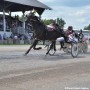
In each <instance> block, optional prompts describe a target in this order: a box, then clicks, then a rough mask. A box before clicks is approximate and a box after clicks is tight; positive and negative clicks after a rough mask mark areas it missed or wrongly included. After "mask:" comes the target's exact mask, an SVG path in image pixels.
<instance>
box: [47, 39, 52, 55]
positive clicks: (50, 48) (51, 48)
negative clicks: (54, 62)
mask: <svg viewBox="0 0 90 90" xmlns="http://www.w3.org/2000/svg"><path fill="white" fill-rule="evenodd" d="M53 45H54V42H53V41H52V43H51V45H50V48H49V50H48V51H47V53H46V55H47V54H48V53H49V51H50V50H51V49H52V48H53Z"/></svg>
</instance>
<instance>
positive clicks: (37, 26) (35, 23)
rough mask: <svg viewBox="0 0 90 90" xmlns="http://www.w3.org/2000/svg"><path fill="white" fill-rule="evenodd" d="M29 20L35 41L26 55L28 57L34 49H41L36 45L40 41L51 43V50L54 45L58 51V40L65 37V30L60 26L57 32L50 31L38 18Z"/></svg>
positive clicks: (33, 17)
mask: <svg viewBox="0 0 90 90" xmlns="http://www.w3.org/2000/svg"><path fill="white" fill-rule="evenodd" d="M27 18H28V19H27V22H29V23H30V24H31V25H32V28H33V33H34V38H35V40H34V42H33V44H32V45H31V46H30V48H29V49H28V50H27V51H26V53H25V55H27V54H28V53H29V51H30V50H31V49H32V48H33V49H34V50H40V49H41V47H38V48H36V45H37V44H38V41H39V40H43V41H45V40H49V41H51V42H52V44H51V47H50V49H51V48H52V46H53V45H54V50H56V47H55V43H56V39H57V38H59V37H65V36H64V34H63V33H62V31H63V30H62V29H61V28H60V27H59V26H57V28H56V29H55V30H52V31H48V29H47V26H46V25H45V24H44V23H43V22H41V21H40V20H39V19H38V17H37V16H35V15H30V16H28V17H27ZM65 38H66V37H65ZM50 49H49V50H48V51H47V53H46V54H48V53H49V51H50Z"/></svg>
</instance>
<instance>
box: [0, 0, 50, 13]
mask: <svg viewBox="0 0 90 90" xmlns="http://www.w3.org/2000/svg"><path fill="white" fill-rule="evenodd" d="M3 8H5V10H8V11H9V10H10V11H11V12H16V11H29V10H32V9H35V10H36V11H37V12H38V13H39V14H42V12H43V11H44V10H45V9H49V10H51V8H50V7H48V6H47V5H45V4H43V3H41V2H40V1H38V0H0V11H1V10H3Z"/></svg>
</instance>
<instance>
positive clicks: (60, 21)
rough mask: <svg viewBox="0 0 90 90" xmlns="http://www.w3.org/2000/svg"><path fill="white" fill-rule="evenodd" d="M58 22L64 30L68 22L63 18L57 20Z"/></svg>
mask: <svg viewBox="0 0 90 90" xmlns="http://www.w3.org/2000/svg"><path fill="white" fill-rule="evenodd" d="M56 21H57V23H58V25H59V26H60V27H61V28H64V25H65V24H66V22H65V21H64V20H63V19H62V18H57V19H56Z"/></svg>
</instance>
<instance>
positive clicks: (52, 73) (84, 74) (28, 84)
mask: <svg viewBox="0 0 90 90" xmlns="http://www.w3.org/2000/svg"><path fill="white" fill-rule="evenodd" d="M42 47H43V49H42V50H39V51H35V50H33V49H32V50H31V52H30V53H29V54H28V55H27V56H24V53H25V51H26V50H27V49H28V48H29V45H21V46H20V45H16V46H14V45H11V46H2V45H1V46H0V90H90V50H88V52H87V53H86V54H83V53H82V54H79V56H78V57H77V58H73V57H72V56H71V55H70V54H67V53H64V52H63V51H57V53H56V55H55V56H49V55H48V56H45V53H46V48H44V46H42Z"/></svg>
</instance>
